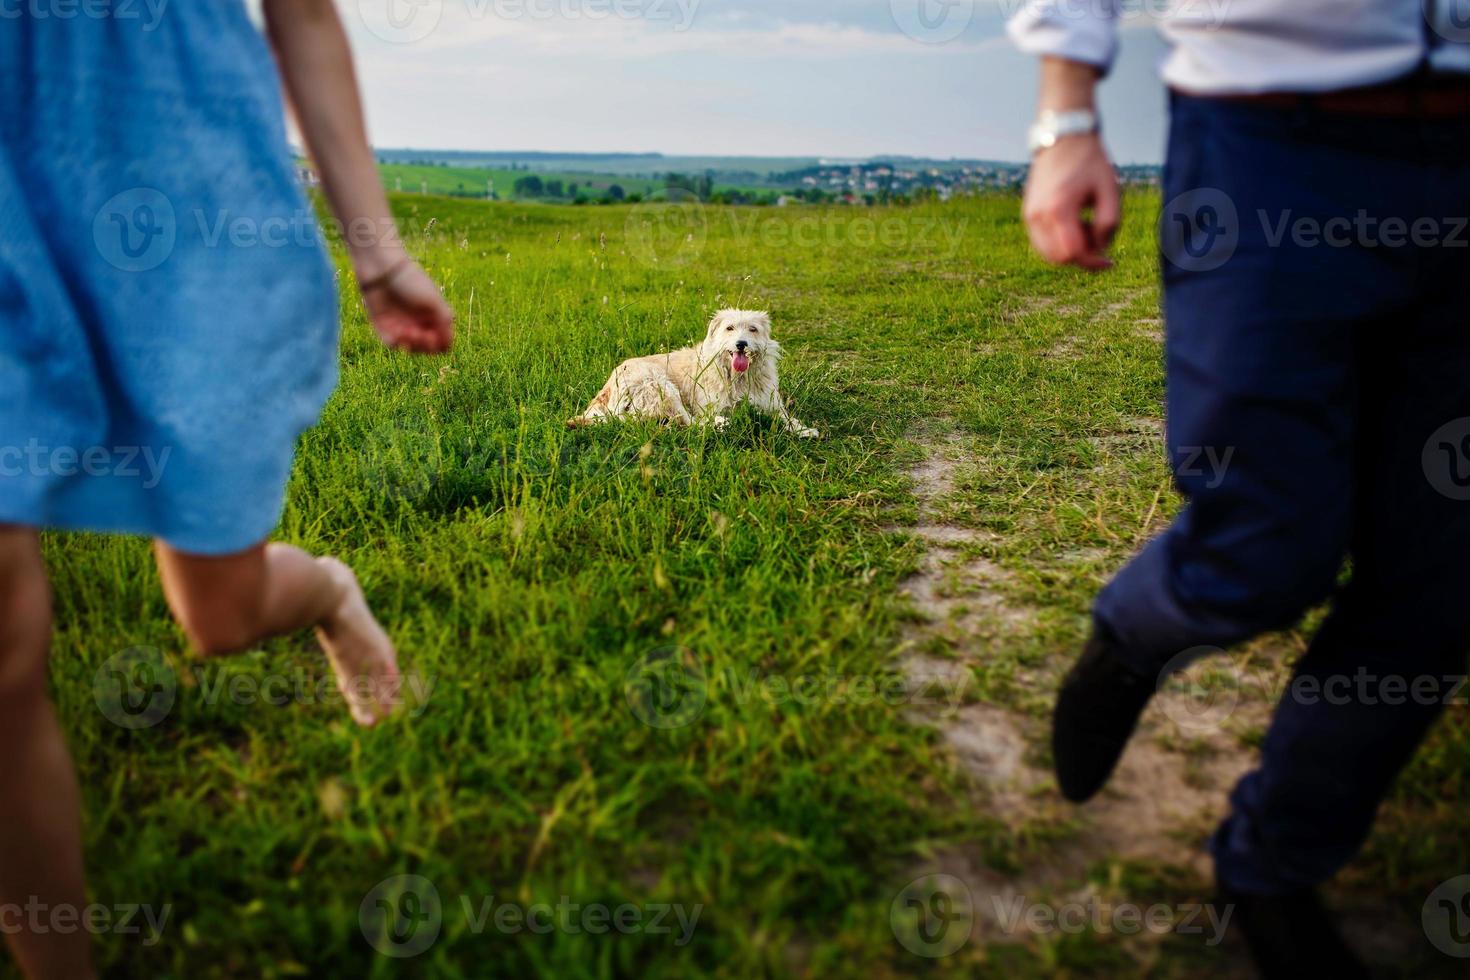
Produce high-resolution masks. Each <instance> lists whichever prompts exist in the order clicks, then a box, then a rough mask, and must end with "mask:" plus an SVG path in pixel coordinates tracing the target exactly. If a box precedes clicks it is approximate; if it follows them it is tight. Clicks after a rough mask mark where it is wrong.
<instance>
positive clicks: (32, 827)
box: [0, 525, 93, 980]
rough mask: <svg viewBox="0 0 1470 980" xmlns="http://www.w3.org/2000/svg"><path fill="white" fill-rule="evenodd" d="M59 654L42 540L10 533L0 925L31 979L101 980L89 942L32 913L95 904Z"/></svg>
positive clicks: (0, 757)
mask: <svg viewBox="0 0 1470 980" xmlns="http://www.w3.org/2000/svg"><path fill="white" fill-rule="evenodd" d="M50 647H51V589H50V586H49V585H48V584H47V581H46V566H45V563H44V562H42V560H41V543H40V540H39V539H38V538H37V536H36V532H35V531H33V530H31V529H30V528H22V527H15V526H13V525H0V828H3V830H0V915H3V921H0V924H3V925H4V926H5V927H6V929H5V932H6V941H7V942H8V943H9V945H10V951H11V953H13V954H14V956H15V958H16V960H17V961H18V962H19V963H20V967H21V969H22V970H23V971H24V972H25V974H26V976H28V977H32V978H51V977H58V978H65V980H70V978H72V977H83V978H85V977H90V976H92V975H93V974H92V954H91V943H90V941H89V939H88V935H87V933H85V932H79V931H68V932H64V933H63V932H58V931H56V930H55V929H35V930H33V929H32V928H31V922H32V916H31V914H30V913H29V912H26V911H24V910H25V909H26V907H27V905H28V903H31V902H33V901H34V903H35V906H36V907H39V908H44V909H45V910H46V911H45V913H44V914H43V915H42V916H41V917H40V919H39V921H40V922H42V923H45V922H47V921H49V917H50V911H51V910H55V909H67V910H68V911H69V913H70V914H71V916H72V919H71V921H72V922H75V921H78V918H79V917H80V916H81V914H82V909H83V908H85V907H86V904H87V896H86V883H85V880H84V877H83V873H82V826H81V825H82V810H81V796H80V793H79V792H78V790H77V778H76V772H75V770H74V769H73V768H72V761H71V754H70V753H69V752H68V751H67V748H66V739H65V738H64V737H63V736H62V733H61V726H60V725H58V724H57V722H56V712H55V710H54V708H53V707H52V705H51V698H50V696H49V695H48V694H47V691H46V657H47V653H48V652H49V650H50ZM17 910H18V911H17ZM15 926H19V930H20V931H18V932H11V928H12V927H15Z"/></svg>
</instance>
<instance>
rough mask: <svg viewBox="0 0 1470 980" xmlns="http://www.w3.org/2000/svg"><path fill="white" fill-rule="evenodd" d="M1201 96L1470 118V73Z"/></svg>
mask: <svg viewBox="0 0 1470 980" xmlns="http://www.w3.org/2000/svg"><path fill="white" fill-rule="evenodd" d="M1186 94H1188V93H1186ZM1200 97H1202V98H1217V99H1221V100H1224V101H1229V102H1249V103H1252V104H1255V105H1268V106H1274V107H1276V108H1282V109H1311V110H1314V111H1317V112H1327V113H1335V114H1338V115H1344V116H1373V117H1378V118H1403V119H1455V118H1458V117H1466V118H1470V76H1459V75H1433V76H1424V75H1416V76H1414V77H1413V78H1410V79H1406V80H1403V81H1397V82H1389V83H1387V84H1384V85H1369V86H1365V87H1363V88H1344V89H1337V90H1336V91H1333V92H1261V93H1258V94H1249V95H1204V96H1200Z"/></svg>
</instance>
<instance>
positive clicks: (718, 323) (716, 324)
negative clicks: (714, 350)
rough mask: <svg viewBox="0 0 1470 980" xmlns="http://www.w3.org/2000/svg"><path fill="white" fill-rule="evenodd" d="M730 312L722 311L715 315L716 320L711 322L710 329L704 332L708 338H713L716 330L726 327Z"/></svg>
mask: <svg viewBox="0 0 1470 980" xmlns="http://www.w3.org/2000/svg"><path fill="white" fill-rule="evenodd" d="M728 312H729V311H728V310H721V311H720V312H718V313H716V314H715V315H714V319H712V320H710V322H709V328H708V329H707V330H705V332H704V333H705V336H706V337H708V336H712V335H713V334H714V332H715V331H716V330H718V329H720V328H721V327H723V326H724V325H725V314H726V313H728Z"/></svg>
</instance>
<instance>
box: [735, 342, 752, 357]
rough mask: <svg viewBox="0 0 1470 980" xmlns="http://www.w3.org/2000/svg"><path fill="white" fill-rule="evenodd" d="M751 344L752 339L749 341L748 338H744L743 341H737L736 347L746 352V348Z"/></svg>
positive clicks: (741, 351)
mask: <svg viewBox="0 0 1470 980" xmlns="http://www.w3.org/2000/svg"><path fill="white" fill-rule="evenodd" d="M749 346H750V341H748V340H742V341H739V342H737V343H736V344H735V349H736V350H738V351H739V352H740V353H742V354H744V353H745V348H747V347H749Z"/></svg>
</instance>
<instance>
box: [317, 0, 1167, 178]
mask: <svg viewBox="0 0 1470 980" xmlns="http://www.w3.org/2000/svg"><path fill="white" fill-rule="evenodd" d="M337 2H338V5H339V7H340V9H341V12H342V17H343V22H344V23H345V24H346V25H347V30H348V34H349V36H350V38H351V41H352V45H353V49H354V52H355V54H356V57H357V61H358V70H359V73H360V75H361V80H362V85H363V89H364V98H365V101H366V107H367V114H368V123H369V128H370V133H371V137H372V140H373V143H374V145H376V146H379V147H414V148H421V149H458V150H547V151H562V152H572V151H575V152H661V153H666V154H687V155H721V156H723V155H739V156H829V157H865V156H875V155H885V154H904V155H910V156H925V157H937V158H941V159H944V158H953V157H963V158H980V159H1004V160H1020V159H1023V158H1024V157H1025V155H1026V151H1025V129H1026V125H1027V123H1028V122H1029V121H1030V120H1031V117H1032V116H1033V115H1034V108H1035V87H1036V64H1035V59H1034V58H1031V57H1027V56H1023V55H1021V54H1019V53H1017V52H1016V51H1015V50H1014V49H1013V48H1012V47H1011V46H1010V44H1009V42H1008V41H1007V40H1006V39H1005V36H1004V24H1005V16H1006V12H1007V10H1011V9H1014V5H1015V4H1016V3H1017V2H1018V0H337ZM921 5H922V9H921ZM921 13H922V14H927V15H928V16H927V17H921V16H920V14H921ZM1163 52H1164V47H1163V44H1162V42H1161V41H1159V40H1158V38H1157V36H1156V34H1155V33H1154V31H1153V30H1152V29H1151V28H1150V27H1149V26H1148V25H1147V24H1146V23H1139V22H1135V23H1132V24H1130V25H1129V26H1128V27H1127V28H1126V29H1125V31H1124V33H1123V54H1122V56H1121V57H1120V59H1119V62H1118V64H1117V66H1116V67H1115V68H1114V70H1113V73H1112V75H1111V77H1110V78H1109V79H1108V81H1107V82H1106V83H1105V86H1104V89H1103V101H1102V114H1103V127H1104V136H1105V138H1106V140H1107V142H1108V145H1109V147H1110V149H1111V150H1112V152H1113V155H1114V158H1115V159H1116V160H1117V161H1118V162H1120V163H1154V162H1157V161H1158V160H1159V159H1160V158H1161V156H1162V150H1163V122H1164V96H1163V89H1162V87H1161V85H1160V83H1159V82H1158V80H1157V75H1156V70H1155V66H1156V64H1157V62H1158V60H1159V59H1160V57H1161V56H1162V54H1163Z"/></svg>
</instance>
